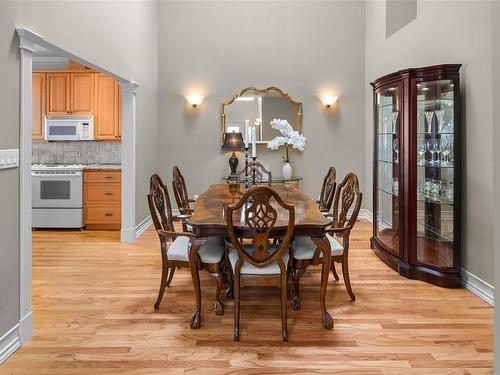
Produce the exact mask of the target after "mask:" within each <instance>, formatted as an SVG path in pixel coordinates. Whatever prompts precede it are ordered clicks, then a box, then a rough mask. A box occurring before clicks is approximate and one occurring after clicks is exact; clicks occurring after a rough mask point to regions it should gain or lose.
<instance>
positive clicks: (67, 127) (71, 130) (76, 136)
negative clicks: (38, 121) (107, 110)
mask: <svg viewBox="0 0 500 375" xmlns="http://www.w3.org/2000/svg"><path fill="white" fill-rule="evenodd" d="M93 139H94V116H57V117H56V116H45V140H46V141H92V140H93Z"/></svg>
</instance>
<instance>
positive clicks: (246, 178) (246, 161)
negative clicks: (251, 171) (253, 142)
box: [244, 146, 248, 189]
mask: <svg viewBox="0 0 500 375" xmlns="http://www.w3.org/2000/svg"><path fill="white" fill-rule="evenodd" d="M244 178H245V189H248V146H246V147H245V177H244Z"/></svg>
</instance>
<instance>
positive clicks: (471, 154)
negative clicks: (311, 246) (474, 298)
mask: <svg viewBox="0 0 500 375" xmlns="http://www.w3.org/2000/svg"><path fill="white" fill-rule="evenodd" d="M490 11H491V3H490V2H482V1H478V2H473V1H471V2H467V1H463V2H459V1H457V2H440V1H419V2H418V16H417V19H416V20H414V21H413V22H411V23H409V24H408V25H407V26H405V27H404V28H402V29H401V30H399V31H398V32H397V33H395V34H394V35H392V36H391V37H390V38H388V39H386V36H385V31H386V24H385V2H383V1H379V2H372V1H369V2H367V3H366V52H365V58H366V72H365V77H366V83H365V88H366V90H365V93H366V98H365V99H366V132H365V135H366V150H367V152H366V161H365V163H366V166H367V168H366V173H367V174H366V180H365V181H366V190H367V191H370V189H371V170H370V168H369V166H370V165H371V155H372V151H371V150H372V137H373V129H372V128H373V123H372V113H373V111H372V95H371V92H370V90H368V87H369V82H371V81H373V80H374V79H376V78H378V77H380V76H383V75H385V74H387V73H391V72H393V71H396V70H399V69H404V68H407V67H416V66H426V65H433V64H441V63H462V64H463V67H462V70H461V79H462V81H461V82H462V83H461V84H462V87H461V90H462V93H463V97H462V99H463V103H462V106H463V108H464V111H463V116H462V119H463V122H464V126H465V150H464V151H465V155H464V159H465V163H464V164H465V165H464V171H463V172H464V185H465V186H464V189H463V193H464V197H463V202H462V203H463V212H464V215H463V216H464V222H463V229H462V236H463V249H462V250H463V251H462V253H463V256H462V258H463V261H462V263H463V267H464V268H465V269H466V270H468V271H469V272H472V273H473V274H474V275H476V276H478V277H480V278H481V279H483V280H485V281H486V282H488V283H490V284H493V262H492V261H491V260H492V258H493V224H492V223H493V207H492V204H491V202H492V199H493V158H492V154H493V149H492V146H493V144H492V142H491V139H492V135H493V121H492V120H493V119H492V112H493V106H492V95H491V92H492V82H491V78H492V77H491V71H492V59H491V38H492V29H491V23H490V22H488V20H490ZM443 15H446V17H443ZM465 108H467V110H465ZM369 199H370V202H369V207H372V204H371V197H369Z"/></svg>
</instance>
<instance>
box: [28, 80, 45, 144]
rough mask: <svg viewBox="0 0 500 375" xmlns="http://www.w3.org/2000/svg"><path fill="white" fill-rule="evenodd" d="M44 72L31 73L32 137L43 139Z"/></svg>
mask: <svg viewBox="0 0 500 375" xmlns="http://www.w3.org/2000/svg"><path fill="white" fill-rule="evenodd" d="M45 80H46V75H45V73H33V77H32V115H31V117H32V138H33V140H36V141H41V140H43V139H44V136H43V135H44V134H43V133H44V117H45Z"/></svg>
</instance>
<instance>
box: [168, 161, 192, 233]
mask: <svg viewBox="0 0 500 375" xmlns="http://www.w3.org/2000/svg"><path fill="white" fill-rule="evenodd" d="M172 188H173V189H174V197H175V202H176V203H177V208H178V209H179V212H180V214H181V215H190V214H192V213H193V211H194V210H193V209H192V208H191V205H190V203H192V202H194V201H195V200H194V199H191V198H189V195H188V190H187V187H186V181H185V180H184V176H183V175H182V173H181V170H180V169H179V167H178V166H175V167H174V168H173V170H172ZM182 225H183V230H184V231H185V232H191V230H192V228H191V226H189V225H186V224H185V221H183V224H182Z"/></svg>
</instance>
